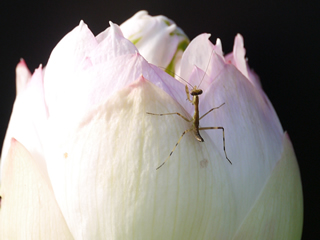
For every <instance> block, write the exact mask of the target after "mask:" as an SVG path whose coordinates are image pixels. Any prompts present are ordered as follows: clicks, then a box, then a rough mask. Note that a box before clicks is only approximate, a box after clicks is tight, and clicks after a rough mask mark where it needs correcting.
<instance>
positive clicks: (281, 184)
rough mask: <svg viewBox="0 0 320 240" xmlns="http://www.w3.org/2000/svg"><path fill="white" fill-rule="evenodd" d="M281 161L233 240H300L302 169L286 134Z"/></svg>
mask: <svg viewBox="0 0 320 240" xmlns="http://www.w3.org/2000/svg"><path fill="white" fill-rule="evenodd" d="M283 145H284V150H283V153H282V157H281V159H280V160H279V162H278V163H277V165H276V166H275V168H274V170H273V172H272V173H271V176H270V178H269V180H268V182H267V183H266V185H265V187H264V189H263V191H262V192H261V194H260V196H259V198H258V199H257V201H256V203H255V205H254V206H253V207H252V209H251V211H250V213H249V214H248V215H247V217H246V219H245V220H244V221H243V223H242V225H241V227H240V229H238V231H237V233H236V235H235V236H234V238H233V239H234V240H240V239H245V240H250V239H260V240H263V239H266V240H268V239H277V240H278V239H290V240H291V239H300V238H301V234H302V224H303V198H302V186H301V180H300V173H299V167H298V164H297V160H296V157H295V154H294V151H293V147H292V145H291V142H290V140H289V137H288V135H287V134H285V136H284V141H283Z"/></svg>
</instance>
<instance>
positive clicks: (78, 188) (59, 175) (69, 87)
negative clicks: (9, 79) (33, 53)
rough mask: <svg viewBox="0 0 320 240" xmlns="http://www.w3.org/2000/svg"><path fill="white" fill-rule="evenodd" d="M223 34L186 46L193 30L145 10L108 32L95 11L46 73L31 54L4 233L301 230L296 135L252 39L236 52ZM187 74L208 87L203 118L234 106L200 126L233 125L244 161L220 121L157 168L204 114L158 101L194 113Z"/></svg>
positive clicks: (6, 181) (292, 234)
mask: <svg viewBox="0 0 320 240" xmlns="http://www.w3.org/2000/svg"><path fill="white" fill-rule="evenodd" d="M132 26H134V27H132ZM209 36H210V35H208V34H202V35H199V36H198V37H196V38H195V39H194V40H193V41H191V43H190V44H189V46H188V48H187V49H186V50H185V52H184V53H183V55H181V53H182V50H184V49H183V48H181V46H182V45H184V44H185V43H186V42H187V41H188V40H187V38H186V36H185V35H184V33H183V32H182V30H180V29H179V28H178V27H176V25H175V24H174V23H173V22H172V21H171V20H169V19H167V18H165V17H163V16H158V17H154V18H153V17H150V16H149V15H147V13H146V12H145V11H142V12H139V13H137V14H136V15H135V16H133V17H132V18H131V19H129V20H128V21H127V22H125V23H123V24H122V25H121V27H119V26H117V25H116V24H113V23H112V22H110V27H109V28H107V29H106V30H105V31H104V32H102V33H100V34H99V35H98V36H94V35H93V34H92V32H91V31H90V30H89V28H88V26H87V25H86V24H85V23H84V22H82V21H81V22H80V24H79V26H77V27H76V28H75V29H74V30H72V31H71V32H70V33H69V34H67V35H66V36H65V37H64V38H63V39H62V40H61V41H60V42H59V43H58V45H57V46H56V47H55V49H54V50H53V51H52V54H51V56H50V58H49V61H48V64H47V66H46V67H45V69H43V68H42V66H40V67H39V68H38V69H37V70H36V71H35V72H34V74H33V75H32V76H31V74H30V72H29V70H28V69H27V67H26V64H25V62H24V61H23V60H22V61H21V62H20V63H19V64H18V66H17V97H16V101H15V104H14V108H13V112H12V116H11V119H10V123H9V126H8V130H7V135H6V139H5V141H4V145H3V150H2V157H1V188H0V196H1V197H2V200H1V211H0V234H2V237H3V238H15V237H17V236H28V237H29V238H30V239H37V238H39V239H40V238H44V237H43V236H52V237H51V238H57V237H56V236H57V235H58V236H60V238H65V239H72V238H74V239H192V240H193V239H299V238H300V236H301V228H302V209H303V207H302V188H301V181H300V175H299V168H298V166H297V162H296V159H295V155H294V151H293V147H292V145H291V143H290V140H289V137H288V135H287V133H284V132H283V130H282V127H281V124H280V122H279V120H278V117H277V115H276V113H275V111H274V109H273V107H272V105H271V103H270V101H269V99H268V98H267V96H266V95H265V93H264V92H263V90H262V88H261V84H260V82H259V78H258V77H257V75H256V74H255V73H253V72H252V71H251V70H250V68H249V67H248V64H247V62H246V60H245V49H244V44H243V38H242V36H241V35H237V36H236V38H235V44H234V49H233V52H232V53H230V54H228V55H226V56H224V55H223V51H222V44H221V41H220V40H219V39H218V40H217V42H216V44H215V45H213V44H212V43H211V42H210V41H209V40H208V38H209ZM127 38H128V39H129V40H131V41H132V42H130V41H129V40H128V39H127ZM160 53H161V54H160ZM150 62H151V63H152V64H150ZM153 64H155V65H158V66H163V67H165V68H166V69H167V71H170V72H171V73H173V72H175V73H177V75H178V76H180V77H177V79H175V78H173V77H172V76H170V75H168V74H166V73H165V72H164V71H163V70H162V69H160V68H158V67H156V66H155V65H153ZM170 69H171V70H170ZM186 84H187V85H188V86H189V87H190V89H191V88H192V87H194V86H196V87H197V88H201V89H202V90H203V94H202V95H201V96H200V103H199V112H200V115H203V114H205V113H206V112H208V111H209V110H210V109H212V108H215V107H217V106H220V105H221V104H222V103H224V105H223V106H221V107H220V108H219V109H215V110H214V111H212V112H211V113H210V114H208V115H206V116H205V117H204V118H202V119H201V121H200V127H223V128H224V131H225V149H226V152H227V154H228V157H229V158H230V160H231V161H232V165H230V164H229V162H228V161H227V160H226V157H225V154H224V150H223V149H224V144H223V135H222V134H223V132H222V131H221V129H208V130H206V131H200V133H201V135H202V137H203V138H204V142H203V143H200V142H198V141H196V139H195V138H194V137H193V135H192V134H191V133H188V134H185V135H184V136H183V138H182V139H181V141H180V142H179V145H178V146H177V147H176V148H175V150H174V152H173V153H172V155H171V156H170V158H169V159H168V161H167V162H166V164H165V165H164V166H163V167H161V168H160V169H159V170H156V168H157V167H158V166H159V164H161V163H162V162H163V161H164V160H165V159H167V157H168V156H169V153H170V152H171V151H172V149H173V147H174V146H175V145H176V144H177V141H178V139H179V137H180V136H181V134H182V133H183V132H184V131H185V130H188V129H190V127H191V124H190V123H189V122H187V121H185V120H184V119H183V118H181V117H179V116H178V115H177V114H172V115H165V116H157V115H150V114H147V112H151V113H155V114H163V113H179V114H181V115H183V116H185V117H186V118H188V119H192V116H193V112H194V106H193V105H192V104H191V103H190V102H189V101H187V100H186V98H187V96H186V92H185V85H186ZM191 86H192V87H191ZM12 138H13V140H11V139H12ZM19 196H25V197H24V198H25V199H26V201H20V200H19ZM43 206H45V207H43ZM27 209H29V210H27ZM12 213H14V214H12ZM26 216H29V217H30V216H32V217H33V219H34V221H33V222H31V223H30V222H27V221H25V220H24V219H26ZM5 219H6V220H7V221H6V220H5ZM17 224H19V225H17ZM21 224H22V225H23V227H21V228H20V230H19V229H16V228H15V226H20V225H21ZM47 226H50V227H47ZM46 234H47V235H46Z"/></svg>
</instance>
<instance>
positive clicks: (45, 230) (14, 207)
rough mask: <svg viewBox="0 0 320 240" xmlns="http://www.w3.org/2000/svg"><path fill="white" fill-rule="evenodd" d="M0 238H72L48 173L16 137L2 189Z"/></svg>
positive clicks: (4, 169)
mask: <svg viewBox="0 0 320 240" xmlns="http://www.w3.org/2000/svg"><path fill="white" fill-rule="evenodd" d="M0 195H1V197H2V199H1V210H0V239H73V237H72V235H71V233H70V231H69V229H68V226H67V224H66V222H65V219H64V217H63V215H62V213H61V211H60V209H59V206H58V204H57V202H56V200H55V197H54V194H53V190H52V187H51V184H50V182H49V179H48V176H47V175H46V173H44V172H43V171H41V169H40V168H39V167H38V166H37V165H36V162H35V161H34V160H33V158H32V156H31V155H30V153H29V152H28V151H27V150H26V149H25V148H24V146H23V145H21V144H20V143H19V142H18V141H16V140H15V139H13V140H12V141H11V147H10V150H9V154H8V157H7V159H6V162H5V164H4V166H3V176H2V184H1V189H0Z"/></svg>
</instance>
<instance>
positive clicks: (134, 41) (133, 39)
mask: <svg viewBox="0 0 320 240" xmlns="http://www.w3.org/2000/svg"><path fill="white" fill-rule="evenodd" d="M141 38H142V37H139V38H134V37H128V39H129V40H130V41H131V42H132V43H133V44H134V45H136V44H137V43H138V42H139V41H140V40H141Z"/></svg>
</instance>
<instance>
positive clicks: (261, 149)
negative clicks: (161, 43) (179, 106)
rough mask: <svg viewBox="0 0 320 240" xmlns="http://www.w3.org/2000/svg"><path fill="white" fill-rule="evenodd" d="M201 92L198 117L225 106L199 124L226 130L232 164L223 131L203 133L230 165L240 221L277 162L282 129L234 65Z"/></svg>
mask: <svg viewBox="0 0 320 240" xmlns="http://www.w3.org/2000/svg"><path fill="white" fill-rule="evenodd" d="M203 90H204V92H205V94H204V96H203V98H202V100H201V102H200V104H201V105H200V115H202V114H204V113H206V112H207V111H208V110H210V109H211V108H213V107H218V106H220V105H221V104H222V103H225V105H223V106H222V107H221V108H219V109H216V110H214V111H213V112H212V113H210V114H209V115H207V116H206V117H205V118H203V119H202V120H201V122H200V125H201V127H211V126H220V127H224V129H225V140H226V142H225V145H226V152H227V154H228V157H229V159H230V160H231V161H232V165H230V164H229V163H228V161H227V160H226V158H225V157H224V152H223V138H222V131H221V130H211V131H210V130H208V131H206V132H207V134H208V135H209V136H210V138H211V139H212V140H213V142H214V146H216V148H217V149H218V151H219V152H220V155H221V156H222V159H223V160H224V162H225V164H227V165H229V166H228V168H227V169H228V170H229V171H230V177H231V182H232V184H233V187H234V192H235V197H236V203H237V205H238V206H239V209H238V212H237V218H239V219H238V220H239V221H241V219H242V218H243V217H245V215H246V213H247V212H248V211H249V209H250V207H251V206H252V204H253V203H254V201H255V199H256V197H257V195H258V193H259V192H260V190H261V188H262V187H263V186H264V184H265V182H266V180H267V178H268V177H269V175H270V173H271V171H272V169H273V168H274V166H275V164H276V163H277V161H278V159H280V156H281V153H282V150H283V149H282V148H283V146H282V135H283V130H282V128H281V125H280V122H279V120H278V118H277V115H276V113H275V111H274V109H273V107H272V106H271V105H270V104H269V101H268V100H267V99H266V96H264V95H261V94H260V90H258V89H256V88H254V86H253V85H252V84H251V83H250V82H249V81H248V79H246V78H245V77H244V76H243V75H242V74H241V73H240V72H239V71H238V70H237V69H236V68H235V67H234V66H233V65H231V64H227V65H226V66H225V67H224V70H223V71H222V72H221V74H220V75H219V77H218V78H217V79H216V80H215V81H214V82H212V85H211V86H210V88H209V89H203ZM205 140H206V139H205ZM244 186H245V187H244Z"/></svg>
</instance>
